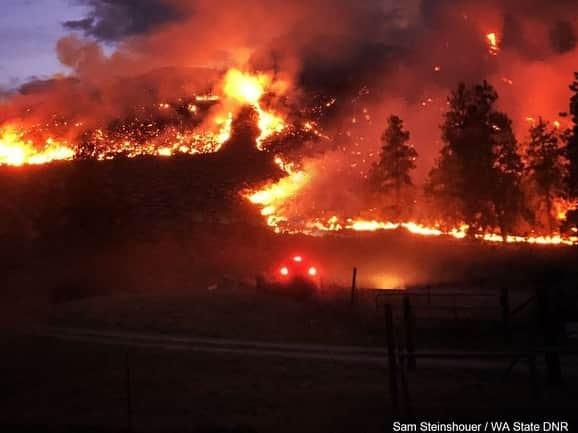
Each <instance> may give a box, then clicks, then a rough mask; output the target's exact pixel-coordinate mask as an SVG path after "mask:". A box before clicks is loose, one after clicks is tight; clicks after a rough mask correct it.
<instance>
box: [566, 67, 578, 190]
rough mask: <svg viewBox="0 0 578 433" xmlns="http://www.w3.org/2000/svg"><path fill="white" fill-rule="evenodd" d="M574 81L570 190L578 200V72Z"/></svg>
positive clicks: (569, 149) (569, 157)
mask: <svg viewBox="0 0 578 433" xmlns="http://www.w3.org/2000/svg"><path fill="white" fill-rule="evenodd" d="M574 80H575V81H574V82H573V83H572V85H571V86H570V90H572V92H573V95H572V97H571V99H570V115H571V116H572V123H573V124H574V126H573V128H572V131H571V132H570V138H569V141H568V162H569V167H568V189H569V191H570V194H571V195H572V196H573V197H574V198H578V72H575V73H574Z"/></svg>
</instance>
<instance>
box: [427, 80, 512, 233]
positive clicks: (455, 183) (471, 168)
mask: <svg viewBox="0 0 578 433" xmlns="http://www.w3.org/2000/svg"><path fill="white" fill-rule="evenodd" d="M497 99H498V94H497V92H496V91H495V90H494V88H493V87H492V86H491V85H489V84H488V83H487V82H485V81H484V82H483V83H482V84H479V85H476V86H474V87H472V88H468V87H467V86H466V85H465V84H463V83H461V84H460V85H459V86H458V88H457V90H456V91H454V92H452V93H451V95H450V97H449V98H448V104H449V107H450V109H449V111H448V112H447V113H446V114H445V119H444V123H443V124H442V126H441V130H442V140H443V142H444V143H445V144H444V146H443V148H442V149H441V152H440V157H439V159H438V161H437V164H436V166H435V167H434V168H433V169H432V171H431V172H430V175H429V179H428V181H427V183H426V193H428V195H429V196H430V197H432V198H433V199H434V201H435V202H437V204H438V206H437V207H438V208H439V209H443V213H444V214H445V215H444V217H445V218H447V219H449V220H450V221H452V222H454V223H455V222H465V223H467V224H469V225H470V227H471V228H472V229H474V230H475V229H479V228H486V227H496V226H498V227H500V229H501V231H502V234H506V232H508V231H510V230H511V229H512V227H513V225H514V222H515V221H516V219H517V218H518V216H519V213H520V209H521V197H522V194H521V190H520V176H521V171H522V169H521V160H520V157H519V155H518V152H517V141H516V138H515V136H514V133H513V131H512V125H511V121H510V119H509V118H508V116H507V115H506V114H504V113H501V112H499V111H496V110H495V109H494V103H495V102H496V100H497Z"/></svg>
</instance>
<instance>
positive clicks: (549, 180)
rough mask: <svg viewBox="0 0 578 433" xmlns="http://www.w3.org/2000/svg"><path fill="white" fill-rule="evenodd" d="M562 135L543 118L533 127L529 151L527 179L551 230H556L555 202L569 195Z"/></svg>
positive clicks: (527, 151)
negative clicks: (566, 192) (566, 194)
mask: <svg viewBox="0 0 578 433" xmlns="http://www.w3.org/2000/svg"><path fill="white" fill-rule="evenodd" d="M565 150H566V149H565V148H564V145H563V138H562V136H561V133H560V132H559V131H558V130H557V129H556V128H554V127H551V126H550V125H549V124H548V123H547V122H545V121H544V120H543V119H542V118H540V119H539V120H538V123H537V124H536V125H534V126H532V127H531V128H530V141H529V142H528V145H527V150H526V155H525V156H526V161H527V162H526V176H527V179H528V180H529V181H530V183H531V185H532V186H533V187H534V191H535V196H536V198H537V201H538V204H539V205H540V206H543V207H544V211H545V214H546V225H547V229H548V231H552V230H553V229H554V228H555V223H554V215H553V210H554V200H555V199H556V198H558V197H563V196H564V194H565V183H564V180H565V173H566V168H567V167H566V165H567V161H566V158H565Z"/></svg>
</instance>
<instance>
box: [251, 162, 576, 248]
mask: <svg viewBox="0 0 578 433" xmlns="http://www.w3.org/2000/svg"><path fill="white" fill-rule="evenodd" d="M278 164H279V162H278ZM279 165H280V166H281V167H283V165H282V164H279ZM286 171H287V176H286V177H284V178H282V179H281V180H280V181H278V182H274V183H270V184H268V185H266V186H264V187H263V188H261V189H259V190H256V191H249V192H245V197H246V198H247V199H248V200H249V201H250V202H251V203H253V204H255V205H259V206H261V214H262V215H263V216H264V217H266V221H267V225H268V226H270V227H271V228H273V229H274V231H275V232H276V233H305V234H314V233H319V232H341V231H353V232H377V231H390V230H405V231H407V232H408V233H411V234H414V235H418V236H436V237H440V236H445V237H448V238H454V239H464V238H466V237H468V236H471V237H473V238H474V239H478V240H481V241H485V242H497V243H509V244H515V243H525V244H536V245H578V236H562V235H560V234H553V235H547V236H546V235H529V236H514V235H507V236H505V237H504V236H502V235H500V234H497V233H483V232H479V233H474V234H473V235H472V234H471V233H469V231H470V230H469V229H470V227H469V226H468V225H467V224H461V225H459V226H457V227H453V228H450V229H443V228H442V227H441V226H428V225H424V224H421V223H418V222H415V221H403V222H393V221H380V220H366V219H362V218H342V217H339V216H337V215H334V216H332V217H330V218H327V219H325V220H323V219H321V218H312V219H309V220H306V221H305V222H301V223H299V224H298V225H292V224H291V223H290V219H289V218H288V217H287V216H286V215H285V214H284V212H283V210H284V208H285V206H284V204H285V203H286V201H288V200H289V199H291V198H294V197H295V196H296V195H297V194H298V193H299V191H300V190H301V189H302V188H303V187H304V186H305V185H307V184H308V183H309V181H310V180H311V177H312V176H311V173H308V172H306V171H304V170H300V171H291V170H286ZM560 206H562V204H560ZM574 206H576V204H574ZM570 209H571V206H570V205H568V206H566V207H565V208H564V210H565V211H568V210H570ZM558 215H559V217H560V216H562V214H561V213H559V214H558ZM563 216H564V217H565V213H564V215H563Z"/></svg>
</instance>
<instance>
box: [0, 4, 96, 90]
mask: <svg viewBox="0 0 578 433" xmlns="http://www.w3.org/2000/svg"><path fill="white" fill-rule="evenodd" d="M86 11H87V9H86V7H84V6H80V5H79V4H78V3H76V2H75V1H74V0H2V6H1V8H0V57H1V58H2V61H1V62H0V87H3V88H13V87H16V86H17V85H18V84H19V83H22V82H23V81H26V80H27V79H28V78H30V77H33V76H35V77H43V76H50V75H52V74H54V73H56V72H64V71H65V69H64V68H63V67H62V66H61V65H60V63H59V61H58V58H57V55H56V52H55V44H56V42H57V41H58V39H59V38H61V37H62V36H64V35H65V34H66V33H70V31H69V30H66V29H64V28H63V26H62V22H64V21H67V20H73V19H78V18H81V17H83V16H85V15H86V13H87V12H86Z"/></svg>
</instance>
